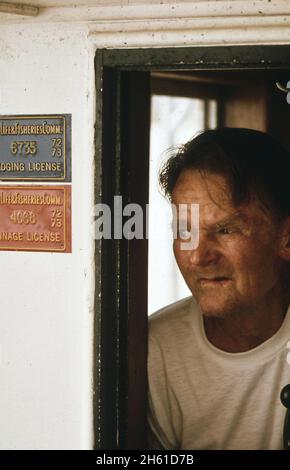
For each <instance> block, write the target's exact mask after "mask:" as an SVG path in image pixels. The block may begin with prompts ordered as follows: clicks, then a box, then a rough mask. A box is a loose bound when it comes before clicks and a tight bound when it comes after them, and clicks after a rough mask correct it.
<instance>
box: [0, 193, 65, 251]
mask: <svg viewBox="0 0 290 470" xmlns="http://www.w3.org/2000/svg"><path fill="white" fill-rule="evenodd" d="M0 250H20V251H57V252H63V253H71V187H70V185H58V186H0Z"/></svg>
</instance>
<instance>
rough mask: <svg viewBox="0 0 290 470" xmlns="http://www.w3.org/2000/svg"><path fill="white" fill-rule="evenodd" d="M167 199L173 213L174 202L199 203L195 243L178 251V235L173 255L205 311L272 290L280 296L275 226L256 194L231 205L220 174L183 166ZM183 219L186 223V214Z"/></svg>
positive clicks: (233, 307) (248, 303)
mask: <svg viewBox="0 0 290 470" xmlns="http://www.w3.org/2000/svg"><path fill="white" fill-rule="evenodd" d="M172 202H173V204H175V205H177V213H178V204H188V205H189V206H188V207H190V204H199V219H200V221H199V245H198V247H197V248H196V249H191V250H184V249H182V243H184V240H182V239H180V238H177V239H175V240H174V254H175V258H176V261H177V264H178V266H179V268H180V271H181V273H182V275H183V277H184V279H185V281H186V283H187V285H188V287H189V289H190V290H191V292H192V294H193V296H194V297H195V299H196V301H197V302H198V303H199V305H200V307H201V309H202V311H203V313H204V314H205V315H207V316H226V315H229V314H233V313H239V312H243V311H245V310H247V309H249V308H253V307H255V306H256V307H261V306H263V305H265V306H266V305H267V303H268V302H271V300H272V296H276V295H277V292H279V295H280V291H279V289H280V272H281V268H282V260H281V258H280V256H279V254H278V245H279V243H278V242H279V238H280V237H279V231H278V228H277V227H276V226H275V224H274V222H273V220H272V218H271V217H270V215H268V214H266V213H265V211H263V209H262V206H261V204H260V203H259V201H258V200H257V199H256V198H253V199H252V200H251V202H250V203H248V204H242V205H240V206H239V207H238V208H237V207H234V206H233V204H232V202H231V199H230V191H229V188H228V185H227V183H226V180H225V178H224V177H223V176H221V175H217V174H209V173H207V174H206V175H201V174H200V173H199V172H198V171H196V170H185V171H183V172H182V173H181V175H180V176H179V178H178V180H177V183H176V185H175V188H174V191H173V194H172ZM189 211H190V209H189ZM187 219H188V221H189V223H190V215H189V216H188V217H187ZM187 229H188V230H191V227H190V226H188V227H187ZM182 236H183V237H184V234H183V235H182Z"/></svg>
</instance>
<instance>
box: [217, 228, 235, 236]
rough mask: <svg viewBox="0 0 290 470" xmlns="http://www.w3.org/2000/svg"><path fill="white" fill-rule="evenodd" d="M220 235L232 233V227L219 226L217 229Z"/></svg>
mask: <svg viewBox="0 0 290 470" xmlns="http://www.w3.org/2000/svg"><path fill="white" fill-rule="evenodd" d="M217 232H218V233H219V234H220V235H229V234H231V233H233V229H232V228H229V227H221V228H219V229H218V230H217Z"/></svg>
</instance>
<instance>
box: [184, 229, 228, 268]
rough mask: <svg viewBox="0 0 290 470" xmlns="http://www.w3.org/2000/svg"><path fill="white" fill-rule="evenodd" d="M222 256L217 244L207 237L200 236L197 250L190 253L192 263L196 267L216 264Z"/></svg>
mask: <svg viewBox="0 0 290 470" xmlns="http://www.w3.org/2000/svg"><path fill="white" fill-rule="evenodd" d="M219 257H220V254H219V252H218V249H217V246H216V242H215V241H214V240H212V239H211V238H210V237H209V236H207V235H201V234H200V235H199V243H198V246H197V248H196V249H194V250H191V251H190V256H189V260H190V263H191V264H193V265H196V266H204V265H207V264H211V263H215V262H216V261H217V260H218V258H219Z"/></svg>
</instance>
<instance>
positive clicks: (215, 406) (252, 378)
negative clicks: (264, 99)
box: [148, 128, 290, 449]
mask: <svg viewBox="0 0 290 470" xmlns="http://www.w3.org/2000/svg"><path fill="white" fill-rule="evenodd" d="M160 182H161V185H162V187H163V189H164V192H165V194H166V196H167V197H168V198H169V200H170V201H171V202H172V203H173V204H174V206H175V207H176V208H177V221H178V224H179V226H180V227H182V230H180V231H178V233H177V237H175V239H174V243H173V248H174V254H175V258H176V261H177V264H178V266H179V269H180V271H181V273H182V275H183V277H184V279H185V281H186V283H187V285H188V287H189V289H190V291H191V292H192V297H190V298H187V299H184V300H182V301H179V302H177V303H175V304H173V305H171V306H169V307H166V308H164V309H162V310H161V311H159V312H157V313H155V314H154V315H153V316H152V317H151V318H150V322H149V357H148V377H149V418H148V420H149V429H150V448H152V449H282V448H283V423H284V417H285V412H286V410H285V408H284V407H283V405H282V404H281V402H280V392H281V389H282V388H283V387H284V386H285V385H286V384H287V383H289V382H290V367H289V365H288V364H287V361H286V357H287V352H288V351H287V342H288V341H289V340H290V311H289V310H288V306H289V302H290V281H289V279H290V276H289V271H290V270H289V266H290V264H289V261H290V155H289V153H288V152H287V151H286V150H285V149H284V148H283V147H281V146H280V145H279V144H278V143H277V142H276V141H275V140H274V139H273V138H272V137H270V136H269V135H267V134H264V133H262V132H259V131H254V130H249V129H238V128H224V129H217V130H209V131H205V132H204V133H202V134H200V135H199V136H197V137H195V138H194V139H193V140H191V141H190V142H188V143H187V144H185V145H184V146H183V147H182V148H181V149H179V150H178V151H177V153H176V154H175V155H173V156H172V157H171V158H170V159H169V160H168V161H167V162H166V164H165V166H164V167H163V169H162V171H161V174H160ZM180 204H186V205H187V206H186V207H188V212H190V208H191V205H192V204H198V205H199V243H198V246H195V247H194V248H191V249H184V246H183V244H184V243H185V242H186V240H187V237H188V239H190V235H191V233H192V231H193V227H191V226H190V220H191V217H190V216H188V217H186V219H187V220H180V219H181V218H183V219H184V217H185V214H184V212H183V213H182V214H181V213H180V212H179V207H181V206H180ZM185 224H187V225H185ZM184 226H185V230H184Z"/></svg>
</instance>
